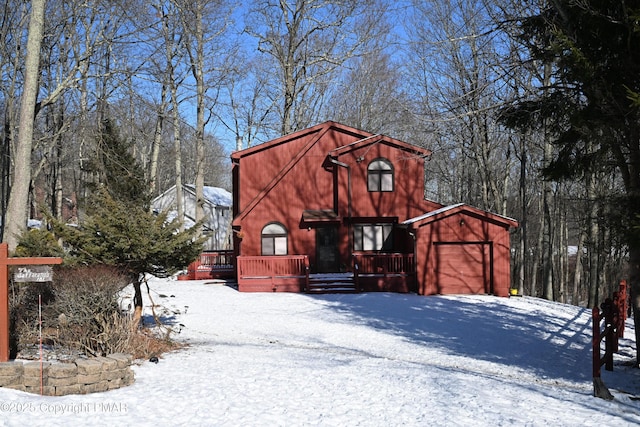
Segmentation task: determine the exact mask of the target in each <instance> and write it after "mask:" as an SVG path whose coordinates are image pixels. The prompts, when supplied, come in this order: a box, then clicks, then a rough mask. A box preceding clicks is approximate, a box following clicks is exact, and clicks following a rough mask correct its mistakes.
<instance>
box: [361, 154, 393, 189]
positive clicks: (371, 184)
mask: <svg viewBox="0 0 640 427" xmlns="http://www.w3.org/2000/svg"><path fill="white" fill-rule="evenodd" d="M367 188H368V190H369V191H393V165H392V164H391V162H390V161H389V160H387V159H376V160H374V161H372V162H371V163H369V166H368V167H367Z"/></svg>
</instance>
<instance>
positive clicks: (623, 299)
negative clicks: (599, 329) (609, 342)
mask: <svg viewBox="0 0 640 427" xmlns="http://www.w3.org/2000/svg"><path fill="white" fill-rule="evenodd" d="M618 296H619V299H620V302H619V303H618V309H619V310H620V314H619V318H618V322H619V325H618V337H620V338H624V323H625V321H626V320H627V311H628V310H629V297H628V296H627V281H626V280H621V281H620V291H619V292H618Z"/></svg>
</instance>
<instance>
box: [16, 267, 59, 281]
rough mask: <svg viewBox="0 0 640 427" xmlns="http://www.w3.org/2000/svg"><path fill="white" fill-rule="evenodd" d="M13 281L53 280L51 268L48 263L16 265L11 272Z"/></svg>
mask: <svg viewBox="0 0 640 427" xmlns="http://www.w3.org/2000/svg"><path fill="white" fill-rule="evenodd" d="M13 281H14V282H19V283H28V282H53V268H51V267H50V266H48V265H28V266H25V267H18V268H16V270H15V271H14V272H13Z"/></svg>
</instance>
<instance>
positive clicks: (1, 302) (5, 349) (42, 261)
mask: <svg viewBox="0 0 640 427" xmlns="http://www.w3.org/2000/svg"><path fill="white" fill-rule="evenodd" d="M52 264H62V258H57V257H39V258H9V245H8V244H6V243H0V362H8V361H9V266H10V265H52ZM32 281H33V280H32Z"/></svg>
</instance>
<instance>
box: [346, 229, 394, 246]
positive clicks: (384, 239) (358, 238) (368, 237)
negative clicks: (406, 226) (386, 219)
mask: <svg viewBox="0 0 640 427" xmlns="http://www.w3.org/2000/svg"><path fill="white" fill-rule="evenodd" d="M392 231H393V224H354V226H353V250H354V251H390V250H392V249H393V239H392V233H391V232H392Z"/></svg>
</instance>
